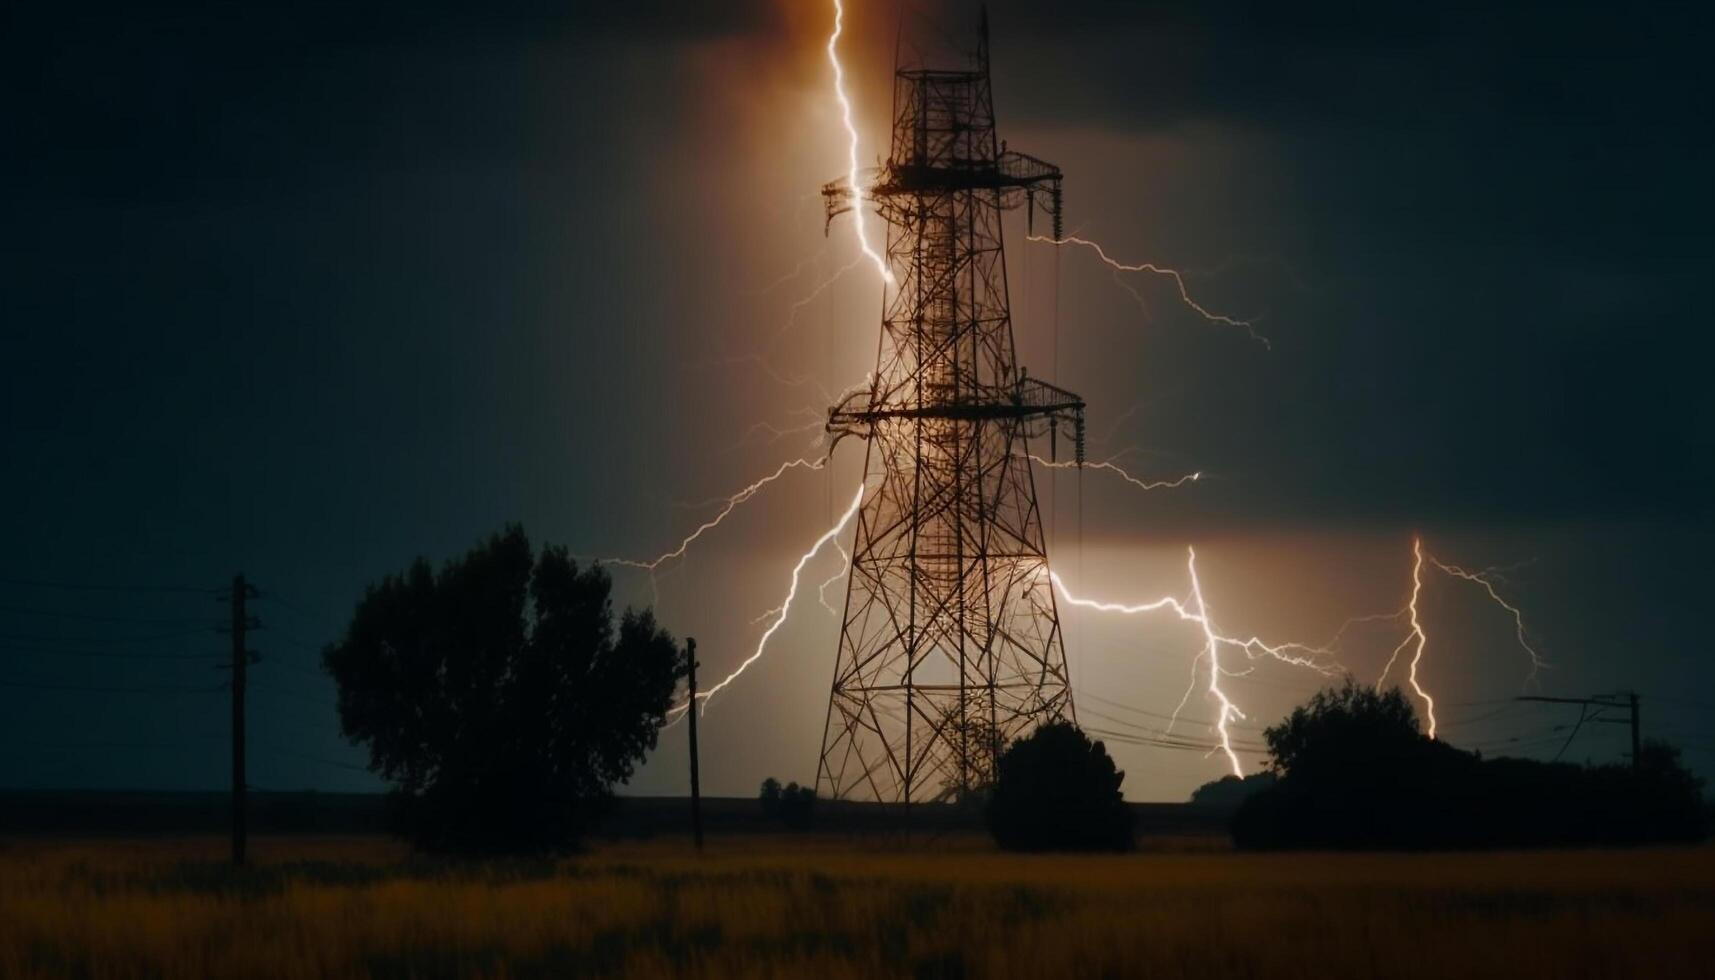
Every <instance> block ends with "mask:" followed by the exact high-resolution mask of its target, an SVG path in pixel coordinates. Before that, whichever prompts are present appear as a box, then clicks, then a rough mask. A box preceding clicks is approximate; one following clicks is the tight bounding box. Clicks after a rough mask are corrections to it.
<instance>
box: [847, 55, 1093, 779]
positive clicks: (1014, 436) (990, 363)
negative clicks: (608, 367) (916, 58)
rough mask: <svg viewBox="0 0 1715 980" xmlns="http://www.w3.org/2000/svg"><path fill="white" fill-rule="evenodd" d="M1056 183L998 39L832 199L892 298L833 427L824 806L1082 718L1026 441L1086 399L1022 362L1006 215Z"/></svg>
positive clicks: (908, 107)
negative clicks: (868, 488) (839, 546)
mask: <svg viewBox="0 0 1715 980" xmlns="http://www.w3.org/2000/svg"><path fill="white" fill-rule="evenodd" d="M1060 183H1061V173H1060V170H1059V168H1057V167H1055V166H1053V165H1052V164H1049V163H1047V162H1045V161H1042V160H1039V159H1037V158H1035V157H1032V156H1029V155H1027V154H1023V153H1018V152H1016V151H1011V150H1006V149H1004V148H1003V147H1002V146H1001V145H1000V143H999V140H998V139H997V138H996V134H995V124H994V105H993V95H992V91H991V87H990V83H989V72H988V38H987V28H986V24H985V26H984V30H983V33H982V37H981V39H980V41H979V44H978V47H977V51H976V57H975V64H974V67H973V68H972V69H966V70H957V71H946V70H927V69H912V70H900V71H897V72H896V73H895V76H894V121H893V138H892V143H891V146H890V152H889V156H888V161H887V163H886V164H884V165H883V166H882V167H880V168H879V169H877V170H875V171H872V172H871V173H870V174H868V175H867V176H866V177H865V178H864V184H865V186H864V187H863V188H862V194H861V197H860V195H859V194H858V193H857V190H858V188H854V187H853V186H851V184H850V183H849V182H847V181H835V182H832V183H830V184H828V185H827V186H825V187H824V188H823V196H824V201H825V204H826V210H827V217H828V220H829V221H830V222H831V221H832V220H833V218H834V217H836V216H837V215H840V214H843V213H845V212H847V211H850V210H851V209H852V206H853V203H854V202H855V201H858V200H860V199H861V200H862V201H863V202H864V204H865V205H866V206H873V207H874V208H875V210H876V211H877V212H879V214H880V215H881V216H882V217H883V218H884V219H885V220H886V222H887V226H888V232H887V244H886V261H887V266H888V268H889V269H890V270H891V272H892V275H893V279H892V288H890V289H887V290H885V292H884V306H885V310H884V312H883V316H882V323H881V333H882V336H881V344H880V346H879V349H878V352H877V357H876V370H875V373H874V374H873V375H872V378H873V380H872V382H871V384H870V386H869V388H868V390H866V391H859V392H855V393H852V394H850V395H848V396H847V397H846V398H845V399H844V400H842V401H841V402H840V403H839V404H837V405H835V406H833V407H832V408H831V409H830V410H829V415H828V431H829V433H830V434H832V435H833V436H834V438H835V439H836V440H837V439H839V438H843V437H845V436H854V437H857V438H861V439H863V440H865V442H866V444H867V447H868V455H867V459H866V463H865V468H866V473H867V475H868V476H869V477H870V478H871V480H872V481H873V483H874V485H875V489H874V490H873V491H872V492H870V493H869V494H867V495H866V496H865V498H864V500H863V503H862V505H861V507H860V509H859V511H858V514H857V519H856V529H855V532H854V538H853V542H852V545H853V546H852V550H851V560H850V561H851V564H850V575H849V576H848V577H847V585H846V602H845V610H844V614H843V615H842V617H841V634H840V643H839V648H838V651H837V655H836V663H835V668H834V678H833V684H832V689H831V691H830V693H829V698H828V715H827V728H826V732H825V734H824V736H823V743H822V755H821V761H820V764H819V766H818V772H817V786H818V789H820V790H823V791H825V792H827V794H828V795H830V796H833V797H868V798H872V799H876V800H881V801H884V802H904V803H910V802H913V801H920V800H927V799H945V798H948V797H949V796H952V795H955V794H958V793H961V792H963V791H965V790H968V789H970V788H971V787H973V786H977V785H982V784H984V783H986V782H987V781H988V779H990V778H991V777H992V774H993V772H994V763H995V757H996V755H997V754H998V752H999V750H1000V748H1001V747H1002V746H1004V745H1005V744H1006V743H1007V742H1008V741H1010V740H1011V739H1013V738H1016V737H1018V736H1019V735H1021V734H1024V733H1025V732H1027V731H1028V730H1029V729H1031V728H1034V727H1035V726H1037V725H1040V724H1042V723H1045V722H1048V721H1054V720H1058V719H1062V718H1068V717H1071V716H1072V712H1073V707H1072V693H1071V682H1070V677H1069V675H1068V673H1067V669H1066V656H1065V650H1064V647H1063V645H1062V634H1061V630H1060V621H1059V613H1058V610H1057V608H1056V598H1055V594H1054V591H1053V588H1052V585H1051V582H1050V578H1049V576H1048V574H1047V572H1048V556H1047V546H1046V541H1045V539H1044V533H1043V527H1042V515H1041V511H1040V509H1039V508H1038V505H1037V500H1036V487H1035V475H1034V471H1033V469H1032V467H1031V464H1030V460H1029V442H1030V440H1031V439H1036V438H1043V437H1046V438H1049V439H1050V440H1051V442H1053V441H1054V440H1056V438H1057V435H1058V433H1059V430H1060V429H1061V428H1062V427H1065V428H1067V429H1068V430H1070V432H1071V433H1072V437H1073V441H1074V448H1075V452H1076V459H1077V461H1078V462H1080V463H1081V462H1083V448H1084V407H1085V406H1084V401H1083V399H1081V398H1079V397H1078V396H1077V395H1075V394H1073V393H1072V392H1070V391H1067V390H1065V389H1063V388H1059V387H1056V386H1054V385H1052V384H1049V383H1047V382H1044V381H1040V380H1037V379H1034V378H1030V377H1028V376H1027V375H1026V374H1025V372H1024V371H1023V370H1022V369H1020V367H1019V366H1018V364H1017V359H1016V354H1015V351H1014V343H1013V332H1012V317H1011V312H1010V308H1009V306H1010V304H1009V302H1008V298H1007V285H1006V253H1005V247H1004V243H1003V240H1002V232H1001V216H1002V213H1003V212H1004V211H1006V210H1008V209H1010V208H1016V207H1018V206H1020V205H1025V206H1027V207H1028V208H1029V209H1030V214H1031V215H1032V216H1033V215H1034V209H1035V208H1036V206H1037V197H1038V195H1039V194H1040V195H1041V196H1042V198H1043V199H1044V200H1046V201H1047V202H1048V206H1049V210H1050V213H1051V214H1052V215H1053V217H1054V219H1055V222H1056V224H1058V221H1059V218H1058V214H1059V202H1060Z"/></svg>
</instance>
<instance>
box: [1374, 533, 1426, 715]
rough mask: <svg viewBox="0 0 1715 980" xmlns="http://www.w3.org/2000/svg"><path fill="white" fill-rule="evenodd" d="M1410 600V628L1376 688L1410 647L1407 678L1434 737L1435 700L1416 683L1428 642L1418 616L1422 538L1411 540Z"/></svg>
mask: <svg viewBox="0 0 1715 980" xmlns="http://www.w3.org/2000/svg"><path fill="white" fill-rule="evenodd" d="M1411 555H1412V563H1411V599H1410V600H1409V601H1407V602H1406V606H1405V608H1406V611H1407V612H1408V613H1409V614H1410V617H1411V618H1410V622H1411V631H1410V632H1408V633H1406V635H1405V639H1403V640H1401V641H1399V646H1396V647H1394V648H1393V654H1392V655H1391V656H1389V657H1388V660H1387V664H1386V665H1384V666H1383V667H1382V673H1381V676H1380V677H1378V678H1376V688H1377V689H1378V690H1379V689H1380V688H1381V686H1382V684H1383V682H1385V681H1386V680H1387V675H1388V671H1390V670H1393V665H1394V662H1395V661H1397V660H1398V659H1399V655H1400V653H1401V652H1402V651H1404V650H1405V648H1406V647H1413V648H1414V649H1413V650H1412V652H1411V666H1410V670H1409V672H1408V673H1407V675H1406V679H1407V680H1408V681H1409V682H1410V683H1411V689H1412V690H1413V691H1415V692H1417V696H1418V697H1420V698H1422V699H1423V710H1424V713H1425V715H1426V716H1427V717H1428V719H1429V737H1430V738H1434V737H1435V699H1434V698H1432V697H1430V696H1429V692H1428V691H1425V690H1424V689H1423V686H1422V685H1421V684H1419V683H1418V682H1417V665H1418V664H1419V663H1421V662H1422V660H1423V650H1424V648H1425V647H1427V646H1428V645H1429V634H1427V633H1425V632H1424V631H1423V622H1422V620H1421V619H1419V618H1418V615H1417V599H1418V597H1419V596H1420V595H1422V594H1423V539H1422V538H1412V539H1411Z"/></svg>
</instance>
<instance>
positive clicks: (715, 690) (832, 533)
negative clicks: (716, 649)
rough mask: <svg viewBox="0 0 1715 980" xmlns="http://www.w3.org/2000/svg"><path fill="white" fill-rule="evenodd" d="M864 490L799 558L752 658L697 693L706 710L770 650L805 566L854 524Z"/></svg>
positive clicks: (677, 712)
mask: <svg viewBox="0 0 1715 980" xmlns="http://www.w3.org/2000/svg"><path fill="white" fill-rule="evenodd" d="M863 490H864V488H863V484H861V483H860V484H858V488H857V493H856V494H854V495H852V502H851V505H850V506H848V507H847V508H846V512H845V513H844V514H841V515H840V519H839V522H838V523H836V524H835V525H834V526H833V527H831V528H828V530H827V531H825V532H823V533H822V536H821V537H819V538H817V539H816V543H815V544H813V545H811V546H810V550H809V551H806V552H804V554H803V555H801V556H800V557H799V558H798V564H796V565H794V566H793V567H792V584H791V586H790V587H789V588H788V589H787V590H786V599H785V601H783V602H781V603H780V605H778V606H776V607H775V608H774V609H773V610H772V612H773V614H774V619H773V621H772V622H770V623H769V624H768V628H767V629H765V630H763V631H762V637H761V639H759V640H757V641H756V650H755V651H754V652H752V653H751V655H750V656H748V657H746V658H745V659H744V662H743V663H740V664H739V665H738V666H737V667H736V668H734V669H733V672H732V673H730V674H728V675H727V676H726V678H725V679H723V680H722V681H721V682H720V683H719V684H716V685H715V686H714V687H711V688H709V689H708V690H707V691H699V692H697V699H698V700H699V701H702V702H703V708H702V710H703V711H708V710H709V699H710V698H712V697H714V696H715V695H716V694H719V693H720V692H721V690H722V689H723V688H725V687H726V686H727V685H728V684H731V683H732V682H733V681H734V680H735V679H737V678H738V675H740V674H742V673H744V672H745V670H746V669H747V668H748V667H749V666H750V665H751V664H753V663H755V662H756V661H757V660H759V659H761V657H762V654H763V652H764V651H766V650H767V649H768V641H769V640H770V639H772V638H773V636H774V632H775V631H776V630H778V629H779V628H780V627H781V624H783V623H785V622H786V617H787V616H789V615H791V613H792V602H793V600H794V599H796V598H797V597H798V579H799V577H800V576H802V575H803V574H804V566H806V565H808V564H809V563H810V561H811V559H813V558H815V557H816V556H817V555H818V554H820V553H821V551H822V549H823V548H825V547H827V545H828V542H830V541H833V540H834V539H835V538H837V537H839V536H840V532H842V531H844V530H845V529H846V525H847V524H850V523H851V521H852V517H853V516H855V515H856V514H857V512H858V507H859V506H860V505H861V504H862V503H863ZM841 553H842V554H843V553H845V549H843V548H842V549H841ZM688 707H690V704H689V702H684V703H681V704H678V705H676V706H674V707H673V708H672V710H671V711H669V712H668V713H669V714H671V715H674V717H673V721H675V722H676V721H678V720H679V718H682V717H684V713H685V710H686V709H687V708H688Z"/></svg>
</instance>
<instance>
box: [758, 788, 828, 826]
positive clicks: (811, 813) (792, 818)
mask: <svg viewBox="0 0 1715 980" xmlns="http://www.w3.org/2000/svg"><path fill="white" fill-rule="evenodd" d="M757 799H758V800H759V801H761V803H762V813H763V815H764V816H766V817H768V818H769V819H770V820H778V821H780V822H781V823H783V824H785V825H786V827H787V829H789V830H807V829H809V827H810V826H811V824H813V823H814V822H815V813H816V790H815V788H814V787H810V786H799V785H798V784H797V783H787V784H786V786H785V787H784V788H782V787H781V785H780V780H778V779H775V778H774V777H773V776H770V777H768V778H767V779H764V780H763V781H762V792H761V793H760V794H758V796H757Z"/></svg>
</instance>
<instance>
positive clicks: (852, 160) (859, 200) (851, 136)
mask: <svg viewBox="0 0 1715 980" xmlns="http://www.w3.org/2000/svg"><path fill="white" fill-rule="evenodd" d="M845 19H846V8H845V5H844V4H843V3H841V0H834V32H833V33H832V34H830V35H828V64H829V65H831V66H832V67H833V69H834V97H835V98H837V99H838V100H839V103H840V120H841V122H843V123H844V124H845V127H846V183H847V184H848V185H849V186H850V187H851V189H852V224H853V226H854V227H855V228H856V229H857V240H858V247H859V248H861V249H863V254H865V255H867V256H869V260H870V261H871V262H873V263H875V271H876V272H879V273H880V274H881V281H882V282H884V283H886V284H887V285H889V286H891V285H893V272H892V271H891V270H889V269H888V268H887V260H886V259H884V258H882V257H881V256H880V255H879V254H878V253H877V252H876V250H875V249H874V248H871V247H870V244H869V233H868V232H867V231H865V230H864V222H863V200H864V194H863V182H862V180H861V179H860V175H859V173H858V131H857V124H856V123H854V122H853V121H852V100H851V99H850V98H849V97H848V96H847V95H846V70H845V68H844V67H843V66H842V65H841V64H840V52H839V44H840V35H841V34H842V33H844V31H845Z"/></svg>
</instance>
